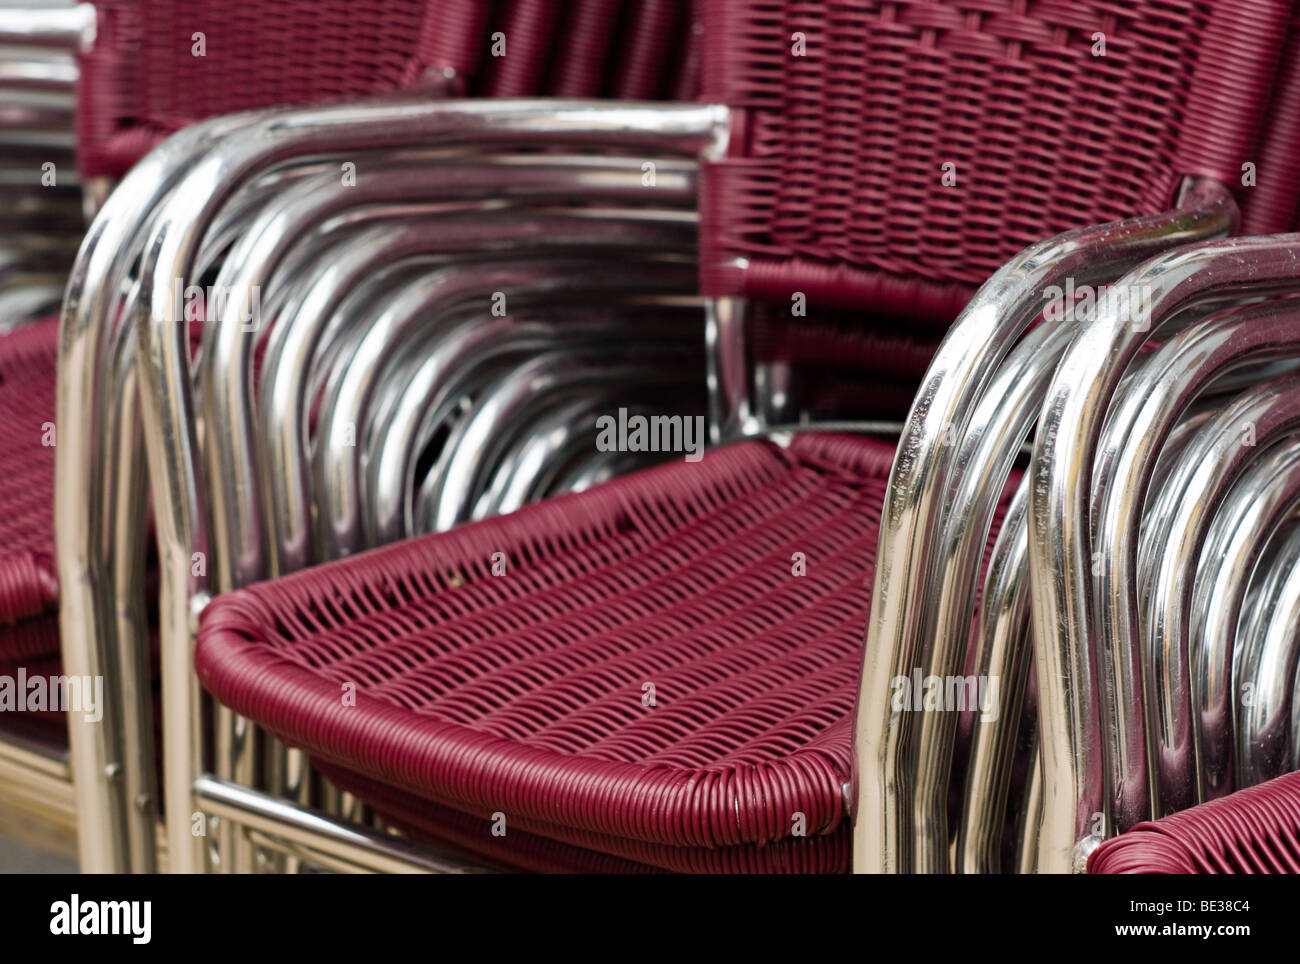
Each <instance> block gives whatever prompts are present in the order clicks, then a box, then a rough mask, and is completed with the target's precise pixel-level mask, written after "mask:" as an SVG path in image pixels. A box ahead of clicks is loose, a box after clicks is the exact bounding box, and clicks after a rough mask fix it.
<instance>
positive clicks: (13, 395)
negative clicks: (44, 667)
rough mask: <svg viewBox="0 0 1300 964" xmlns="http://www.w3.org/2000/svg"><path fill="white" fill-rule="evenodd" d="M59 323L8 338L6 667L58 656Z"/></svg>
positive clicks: (2, 378)
mask: <svg viewBox="0 0 1300 964" xmlns="http://www.w3.org/2000/svg"><path fill="white" fill-rule="evenodd" d="M58 338H59V328H58V321H57V320H49V321H42V322H37V323H35V324H32V325H28V326H25V327H23V328H19V329H17V330H15V331H13V332H11V333H9V334H7V335H4V336H0V413H2V414H3V417H0V467H3V471H0V661H3V660H21V659H30V658H35V657H39V656H44V655H47V654H50V653H55V652H57V651H58V648H59V635H58V626H57V624H56V623H55V621H54V620H53V619H41V618H39V617H42V616H44V615H46V614H49V613H51V612H52V611H53V610H54V608H55V605H56V603H57V601H58V577H57V575H56V574H55V569H54V513H53V509H52V507H51V500H52V495H53V490H54V443H55V441H56V438H55V427H54V387H55V356H56V355H57V353H58Z"/></svg>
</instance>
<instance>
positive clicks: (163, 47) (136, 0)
mask: <svg viewBox="0 0 1300 964" xmlns="http://www.w3.org/2000/svg"><path fill="white" fill-rule="evenodd" d="M95 7H96V11H97V14H98V25H97V41H96V43H95V45H94V47H93V49H92V50H90V51H89V52H88V53H87V54H85V56H84V57H83V58H82V77H83V80H82V83H81V88H80V117H79V123H78V135H79V138H80V150H81V155H82V157H81V166H82V170H83V172H84V173H85V174H86V175H87V176H100V175H107V176H113V177H115V176H119V175H121V174H123V173H124V172H125V171H126V170H127V169H128V168H129V167H130V166H131V165H132V164H134V163H135V162H136V161H137V160H139V159H140V157H142V156H143V155H144V154H145V153H146V152H147V151H148V150H150V149H151V148H152V147H153V146H154V145H155V144H157V143H158V142H159V141H160V140H162V138H164V137H165V136H167V135H168V134H170V133H172V132H173V131H176V130H179V129H180V128H182V127H185V126H186V125H188V124H192V123H194V122H195V121H198V120H202V119H204V118H206V117H213V116H217V115H220V114H231V113H235V112H238V111H243V110H254V109H257V108H263V107H271V106H276V105H281V104H309V103H317V102H323V101H333V100H345V99H349V98H357V97H363V96H366V95H370V94H381V93H385V92H388V91H393V90H399V89H402V88H408V87H411V86H413V85H417V84H421V83H426V82H427V83H431V84H445V85H446V89H447V90H448V91H449V92H451V93H468V94H471V95H475V96H508V97H523V96H537V95H542V94H552V95H556V96H564V97H596V96H615V97H638V98H664V99H690V98H692V97H693V96H694V94H695V87H696V85H697V83H698V71H697V70H696V69H695V67H694V63H695V52H694V48H693V46H692V44H691V43H690V42H689V40H691V39H692V38H694V37H695V36H696V31H695V30H694V29H693V25H694V19H693V13H692V5H691V2H690V0H636V2H630V3H623V2H615V0H572V2H557V0H504V2H500V3H493V2H492V0H275V2H273V3H228V2H225V0H183V2H182V0H96V3H95ZM682 37H685V38H686V40H685V41H683V40H681V39H679V38H682ZM553 51H554V53H553ZM614 51H619V52H620V54H619V55H618V56H614V54H613V52H614ZM622 52H626V56H623V54H622Z"/></svg>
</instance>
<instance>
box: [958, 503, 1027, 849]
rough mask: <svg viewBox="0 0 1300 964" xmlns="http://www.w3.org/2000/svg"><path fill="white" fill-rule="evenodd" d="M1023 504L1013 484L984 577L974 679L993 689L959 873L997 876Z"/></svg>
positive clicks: (1018, 614) (1009, 758)
mask: <svg viewBox="0 0 1300 964" xmlns="http://www.w3.org/2000/svg"><path fill="white" fill-rule="evenodd" d="M1028 504H1029V494H1028V489H1027V488H1026V485H1025V480H1024V479H1021V482H1020V485H1019V486H1017V488H1016V492H1015V495H1014V496H1013V497H1012V500H1011V504H1010V505H1009V506H1008V508H1007V512H1006V515H1005V516H1004V517H1003V520H1002V528H1001V529H1000V530H999V531H998V537H997V539H996V540H995V541H994V543H993V554H992V555H991V556H990V557H989V564H988V571H987V573H986V575H985V577H984V592H983V595H982V597H981V604H980V624H979V643H978V649H977V651H976V654H975V665H974V672H975V674H976V676H977V677H978V678H980V679H985V680H997V681H998V684H997V692H996V696H995V703H994V706H993V708H992V710H993V711H992V715H991V716H987V715H986V714H985V713H984V712H983V710H984V708H983V707H980V711H981V712H977V713H976V714H975V719H974V723H973V725H972V728H971V737H970V753H969V755H968V757H967V761H966V783H965V791H964V796H963V799H962V817H961V823H960V824H958V827H957V850H956V862H957V868H956V869H957V870H958V871H959V872H961V873H964V874H989V873H997V872H998V871H999V870H1000V869H1001V864H1002V834H1003V831H1004V828H1005V826H1006V811H1007V795H1008V791H1009V789H1010V783H1011V767H1012V764H1013V763H1014V761H1015V754H1016V741H1017V738H1018V737H1019V734H1020V710H1021V707H1022V706H1023V705H1024V701H1025V683H1026V682H1027V680H1028V678H1029V661H1030V645H1029V579H1028V575H1027V571H1028V565H1029V536H1028V530H1027V528H1026V521H1025V513H1026V512H1027V510H1028Z"/></svg>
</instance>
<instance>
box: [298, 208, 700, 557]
mask: <svg viewBox="0 0 1300 964" xmlns="http://www.w3.org/2000/svg"><path fill="white" fill-rule="evenodd" d="M620 234H621V238H622V242H621V243H627V244H630V245H631V246H632V247H633V249H635V248H638V247H643V246H644V241H645V240H646V239H645V238H644V236H642V235H640V234H639V232H636V231H634V230H632V228H631V227H630V226H628V227H625V228H624V229H623V231H622V232H621V233H620ZM607 243H608V244H610V245H616V243H618V242H616V240H615V238H614V237H611V238H609V239H608V241H607ZM694 285H695V269H694V266H693V265H690V264H673V263H671V262H664V263H657V262H656V261H655V260H652V257H651V256H643V259H642V260H640V261H624V262H620V263H619V264H617V265H608V266H606V267H604V268H603V269H602V270H601V272H600V273H599V274H594V273H593V272H592V270H591V264H590V262H588V261H577V260H572V259H570V260H561V259H558V258H556V259H548V260H518V261H506V262H480V263H473V262H469V263H466V264H464V265H460V264H454V265H450V266H448V267H446V268H441V269H439V270H438V271H435V272H433V273H431V274H429V275H426V276H424V277H422V278H420V279H418V280H417V281H416V282H415V283H414V284H412V285H410V286H409V287H407V288H405V289H403V290H402V291H401V292H400V293H399V294H398V296H397V297H396V298H395V299H394V300H393V301H392V302H391V303H390V304H389V306H388V307H387V308H385V310H384V311H382V312H381V313H380V314H378V315H377V316H375V317H374V318H373V319H367V321H366V323H365V324H364V326H363V327H362V328H361V329H360V330H358V331H356V332H350V333H349V335H348V346H347V348H346V349H345V355H346V361H345V363H344V364H342V365H340V366H338V367H336V368H335V369H334V370H333V371H331V372H330V375H329V378H328V380H327V382H326V386H325V394H324V397H323V399H322V402H321V407H320V414H319V416H318V421H317V436H318V438H319V439H320V442H319V444H317V445H316V447H315V450H314V452H313V455H312V469H313V472H312V474H313V478H314V484H313V486H312V491H313V492H314V493H315V494H316V497H317V499H318V505H319V517H318V525H319V528H320V548H321V551H322V552H323V553H324V554H325V556H326V557H327V558H337V557H338V556H342V555H347V554H348V553H351V552H356V551H358V550H360V549H361V548H363V547H364V545H365V533H364V530H363V528H362V522H361V515H362V513H361V503H362V498H361V492H360V484H361V478H362V474H363V473H362V468H361V465H360V452H361V447H360V445H359V444H356V443H358V442H360V439H361V432H362V427H363V426H364V425H365V423H366V420H365V413H366V409H367V407H368V405H369V403H370V399H371V397H372V395H373V393H374V391H375V386H376V384H377V381H378V375H379V372H380V371H382V369H383V366H384V365H385V363H386V360H387V359H388V358H390V357H392V352H394V351H395V350H396V348H395V346H396V345H398V344H400V343H401V340H402V339H403V338H406V337H409V333H411V332H413V331H415V330H416V327H417V326H429V325H437V324H439V319H440V318H442V317H444V316H445V315H446V313H447V312H448V310H449V309H451V308H453V307H456V306H458V305H464V304H468V303H473V302H475V301H477V302H478V303H479V304H480V305H481V306H482V310H483V311H484V312H485V313H486V314H487V315H488V316H489V317H490V316H491V307H492V301H493V298H494V296H496V295H498V294H501V295H504V296H505V297H506V303H507V304H509V303H510V302H517V303H521V304H527V303H528V302H529V301H530V300H533V299H538V298H543V299H545V298H555V297H558V296H573V295H575V294H579V293H580V294H583V295H585V296H590V295H593V294H600V293H605V294H607V295H608V294H619V293H624V292H627V291H628V290H640V291H643V292H651V293H653V292H666V291H674V290H676V291H682V290H685V291H689V290H691V289H692V288H693V287H694ZM349 438H350V439H351V440H352V441H353V444H348V443H347V441H346V440H347V439H349ZM303 501H304V502H308V501H309V499H304V500H303Z"/></svg>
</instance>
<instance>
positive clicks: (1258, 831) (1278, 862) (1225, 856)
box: [1088, 773, 1300, 874]
mask: <svg viewBox="0 0 1300 964" xmlns="http://www.w3.org/2000/svg"><path fill="white" fill-rule="evenodd" d="M1088 872H1089V873H1092V874H1297V873H1300V773H1290V774H1287V775H1286V776H1283V777H1278V778H1277V779H1276V780H1270V781H1269V782H1268V783H1261V784H1260V785H1259V786H1255V787H1248V788H1246V789H1245V790H1238V791H1237V792H1236V793H1230V794H1228V795H1227V796H1226V797H1221V798H1220V799H1218V800H1212V801H1210V802H1209V803H1203V804H1201V805H1200V806H1197V807H1192V808H1190V809H1188V810H1183V811H1181V812H1179V813H1175V814H1172V815H1171V816H1168V817H1165V818H1163V819H1161V820H1154V821H1149V822H1147V823H1141V824H1138V825H1137V826H1136V827H1134V828H1133V829H1132V830H1130V831H1129V832H1128V833H1125V834H1120V835H1119V836H1118V837H1115V838H1113V839H1111V840H1108V841H1106V842H1105V843H1104V844H1102V845H1101V846H1100V847H1098V848H1097V849H1096V850H1095V851H1094V852H1093V854H1092V856H1091V857H1090V858H1089V860H1088Z"/></svg>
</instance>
